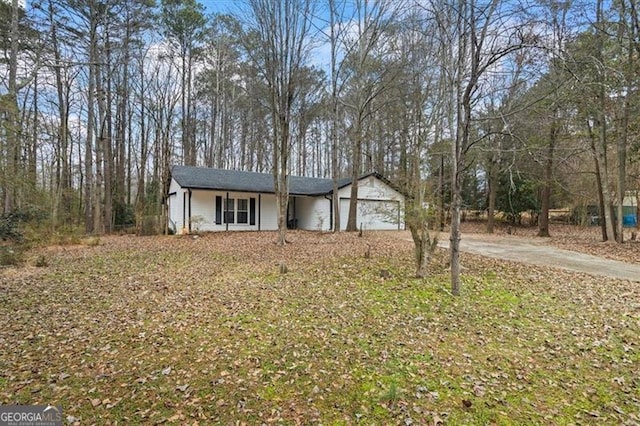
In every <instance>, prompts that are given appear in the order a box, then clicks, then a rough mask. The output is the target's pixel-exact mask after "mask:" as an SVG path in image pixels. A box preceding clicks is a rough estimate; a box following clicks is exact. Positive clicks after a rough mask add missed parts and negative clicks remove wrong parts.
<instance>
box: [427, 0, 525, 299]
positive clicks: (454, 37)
mask: <svg viewBox="0 0 640 426" xmlns="http://www.w3.org/2000/svg"><path fill="white" fill-rule="evenodd" d="M432 7H433V10H434V12H435V16H436V19H437V20H438V24H439V31H440V34H441V37H442V42H443V43H448V44H449V46H450V51H449V52H448V54H447V52H445V54H444V55H443V57H441V60H442V61H443V63H444V64H445V65H444V70H443V72H445V73H446V75H448V76H449V79H450V87H451V91H450V104H449V111H450V113H449V120H448V121H449V128H450V133H451V138H452V141H453V143H452V164H451V197H452V200H451V231H450V232H451V234H450V238H449V240H450V257H451V292H452V294H453V295H456V296H458V295H460V219H461V210H462V177H463V174H464V171H465V169H466V167H467V153H468V151H469V149H470V148H471V147H472V146H473V145H474V144H475V143H477V142H478V141H479V140H480V139H474V133H473V128H472V126H473V121H474V109H475V107H476V105H477V102H478V99H479V98H481V97H482V96H483V95H484V94H485V92H486V91H487V90H488V89H487V88H486V87H484V86H483V78H484V77H485V76H486V74H488V73H490V72H492V71H493V69H494V68H495V67H496V66H497V65H499V64H500V62H501V61H502V60H503V59H505V58H506V57H507V56H509V55H510V54H512V53H513V52H516V51H518V50H520V49H522V48H524V47H526V45H527V39H526V38H527V37H528V36H529V35H528V32H527V30H526V28H525V27H524V26H523V25H521V24H520V23H518V22H517V20H516V18H517V16H516V14H515V12H514V9H513V8H514V7H516V5H515V4H513V3H511V2H507V1H502V0H490V1H484V2H477V1H475V0H470V1H466V0H460V1H455V2H445V3H437V4H436V3H435V2H434V3H433V4H432ZM445 56H446V57H445Z"/></svg>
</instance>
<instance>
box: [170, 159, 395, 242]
mask: <svg viewBox="0 0 640 426" xmlns="http://www.w3.org/2000/svg"><path fill="white" fill-rule="evenodd" d="M338 188H339V189H338V199H339V200H340V201H339V202H340V229H343V230H344V229H346V227H347V218H348V215H349V200H350V196H351V179H350V178H346V179H340V180H339V182H338ZM332 194H333V181H332V180H331V179H321V178H310V177H300V176H289V211H288V217H287V223H288V225H289V227H290V228H297V229H306V230H318V231H328V230H331V229H332V228H333V197H332ZM404 200H405V197H404V195H403V194H402V193H401V192H400V191H398V190H397V189H396V188H394V186H393V185H392V184H391V183H390V182H389V181H387V180H386V179H385V178H383V177H382V176H381V175H379V174H377V173H370V174H367V175H365V176H362V177H361V178H360V179H359V180H358V215H357V224H358V228H363V229H365V230H398V229H404ZM167 207H168V215H169V217H168V219H169V228H170V229H172V230H173V231H175V232H176V233H178V234H180V233H185V232H189V231H195V230H198V231H240V230H243V231H250V230H256V231H259V230H276V229H278V222H277V209H276V197H275V192H274V185H273V175H271V174H269V173H255V172H244V171H237V170H223V169H212V168H207V167H192V166H174V167H173V168H172V170H171V182H170V186H169V193H168V194H167Z"/></svg>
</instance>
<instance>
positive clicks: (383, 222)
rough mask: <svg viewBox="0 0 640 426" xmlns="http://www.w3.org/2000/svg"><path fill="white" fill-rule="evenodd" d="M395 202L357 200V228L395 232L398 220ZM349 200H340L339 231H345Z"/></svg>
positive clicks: (398, 206) (398, 205)
mask: <svg viewBox="0 0 640 426" xmlns="http://www.w3.org/2000/svg"><path fill="white" fill-rule="evenodd" d="M399 208H400V203H398V202H397V201H384V200H363V199H360V200H358V214H357V216H356V217H357V226H358V229H360V228H363V229H364V230H365V231H366V230H368V229H369V230H397V229H398V220H399V218H400V215H399V212H398V209H399ZM348 219H349V199H348V198H341V199H340V229H342V230H344V229H347V221H348Z"/></svg>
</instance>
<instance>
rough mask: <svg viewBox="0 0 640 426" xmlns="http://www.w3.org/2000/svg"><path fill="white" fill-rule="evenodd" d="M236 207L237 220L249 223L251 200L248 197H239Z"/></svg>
mask: <svg viewBox="0 0 640 426" xmlns="http://www.w3.org/2000/svg"><path fill="white" fill-rule="evenodd" d="M236 207H237V209H236V222H237V223H244V224H246V223H249V200H248V199H247V198H238V204H237V206H236Z"/></svg>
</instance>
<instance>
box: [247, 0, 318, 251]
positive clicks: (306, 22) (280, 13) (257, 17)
mask: <svg viewBox="0 0 640 426" xmlns="http://www.w3.org/2000/svg"><path fill="white" fill-rule="evenodd" d="M248 3H249V7H250V9H251V12H252V14H251V23H252V26H253V30H254V31H255V33H254V35H255V39H256V41H257V43H256V45H255V46H253V47H249V49H248V53H249V55H250V56H251V59H252V60H253V62H254V64H255V66H256V67H257V68H258V69H259V70H260V73H261V75H262V77H263V78H264V80H265V81H266V83H267V87H268V96H269V106H270V110H271V126H272V156H273V164H272V167H273V169H272V171H273V182H274V190H275V196H276V205H277V211H278V244H280V245H284V244H285V243H286V231H287V216H288V206H289V182H288V175H289V157H290V152H291V143H292V137H291V136H292V132H291V125H292V122H293V120H294V117H293V114H294V105H295V103H296V100H297V99H298V97H299V96H300V87H301V82H302V77H303V71H304V65H305V60H306V58H307V55H308V52H309V48H310V47H311V37H310V36H311V33H310V29H311V21H310V17H311V13H312V6H313V3H312V1H311V0H249V2H248Z"/></svg>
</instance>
